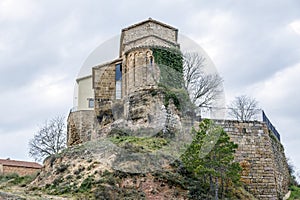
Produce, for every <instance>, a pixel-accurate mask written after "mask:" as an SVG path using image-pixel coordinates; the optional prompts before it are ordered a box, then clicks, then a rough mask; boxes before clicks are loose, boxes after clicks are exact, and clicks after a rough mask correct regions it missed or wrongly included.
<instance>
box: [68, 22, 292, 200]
mask: <svg viewBox="0 0 300 200" xmlns="http://www.w3.org/2000/svg"><path fill="white" fill-rule="evenodd" d="M165 50H166V51H165ZM178 52H180V44H179V43H178V30H177V29H176V28H174V27H172V26H169V25H167V24H164V23H161V22H159V21H156V20H153V19H151V18H149V19H148V20H145V21H142V22H140V23H137V24H135V25H132V26H129V27H127V28H125V29H123V30H122V33H121V37H120V46H119V52H118V54H119V55H118V57H117V58H115V59H113V60H111V61H108V62H105V63H100V64H99V65H96V66H94V67H93V68H92V72H91V74H89V75H87V76H83V77H80V78H79V79H77V84H78V88H77V89H78V97H77V109H75V110H72V111H71V112H70V114H69V117H68V137H67V145H68V146H72V145H76V144H80V143H84V142H87V141H91V140H97V139H99V138H101V137H105V136H107V135H109V134H113V132H114V131H115V130H116V129H126V130H127V131H128V132H130V134H132V135H136V136H145V134H147V135H148V136H149V135H150V136H151V135H155V134H166V135H168V134H172V133H173V132H178V133H181V132H182V131H186V132H188V131H189V130H190V129H188V127H191V126H193V125H194V118H193V116H194V113H193V112H185V111H190V110H189V103H188V100H186V96H185V95H186V94H185V93H184V91H182V90H181V88H180V86H179V87H178V85H180V81H181V78H180V77H181V75H182V71H180V70H178V69H177V68H176V65H178V62H179V65H180V58H179V57H178ZM164 53H167V54H168V55H170V56H171V57H172V58H177V59H175V61H176V62H177V63H176V62H175V63H171V65H172V66H167V67H166V68H162V67H159V66H158V64H161V63H158V62H159V58H160V57H159V55H160V54H164ZM171 62H172V61H171ZM168 64H170V63H168ZM181 64H182V63H181ZM170 72H171V74H172V75H170V74H168V73H170ZM165 73H167V74H168V77H169V76H171V78H172V80H175V82H176V83H178V85H176V84H175V85H168V87H165V84H168V82H169V80H168V79H167V80H162V77H163V76H164V75H163V74H165ZM165 78H166V77H165ZM170 92H172V93H171V94H172V95H173V94H175V96H176V98H173V99H172V98H167V97H168V95H169V94H170ZM172 95H171V96H172ZM177 97H178V98H177ZM178 99H179V101H180V103H182V102H184V103H186V104H184V105H180V106H178V102H177V103H176V100H178ZM182 107H185V109H183V110H184V111H183V110H182ZM216 123H217V124H219V125H221V126H223V127H224V129H225V131H226V132H227V133H228V134H229V136H230V137H231V139H232V140H233V141H234V142H235V143H237V144H238V145H239V148H238V150H237V152H236V161H238V162H240V164H241V166H242V167H243V173H242V181H243V182H244V183H246V184H247V188H248V191H250V192H251V193H252V194H254V196H255V197H257V198H259V199H280V198H282V196H283V195H284V194H285V193H286V192H287V190H288V182H289V180H288V168H287V163H286V159H285V155H284V149H283V146H282V145H281V143H280V140H279V137H278V136H277V135H274V134H277V132H276V133H275V131H274V130H273V129H272V128H270V127H272V126H270V125H269V124H268V123H266V121H251V122H241V121H236V120H216ZM275 136H277V137H275Z"/></svg>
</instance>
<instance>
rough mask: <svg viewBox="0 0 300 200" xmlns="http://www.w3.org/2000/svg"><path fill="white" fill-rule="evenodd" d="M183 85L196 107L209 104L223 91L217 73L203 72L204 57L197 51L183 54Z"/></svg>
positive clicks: (221, 80) (220, 79) (221, 81)
mask: <svg viewBox="0 0 300 200" xmlns="http://www.w3.org/2000/svg"><path fill="white" fill-rule="evenodd" d="M183 57H184V65H183V73H184V81H185V83H184V86H185V88H186V89H187V91H188V93H189V96H190V99H191V101H192V103H194V104H195V106H197V107H201V106H209V105H211V104H212V103H213V101H214V100H216V99H217V98H218V96H219V95H220V94H221V93H222V92H223V90H222V88H221V85H222V83H223V79H222V78H221V77H220V76H219V75H218V74H216V73H215V74H206V73H204V67H205V61H206V59H205V57H203V56H201V55H199V54H198V53H185V54H184V56H183Z"/></svg>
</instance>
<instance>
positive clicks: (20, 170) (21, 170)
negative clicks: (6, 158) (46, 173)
mask: <svg viewBox="0 0 300 200" xmlns="http://www.w3.org/2000/svg"><path fill="white" fill-rule="evenodd" d="M1 166H2V165H1ZM1 168H2V173H1V174H13V173H16V174H18V175H19V176H26V175H32V174H35V173H38V172H39V171H41V170H40V169H36V168H29V167H18V166H6V165H4V166H2V167H1Z"/></svg>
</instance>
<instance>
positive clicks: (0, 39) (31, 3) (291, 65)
mask: <svg viewBox="0 0 300 200" xmlns="http://www.w3.org/2000/svg"><path fill="white" fill-rule="evenodd" d="M299 10H300V1H299V0H252V1H245V0H223V1H213V0H189V1H186V0H152V1H147V2H145V1H138V0H131V1H114V0H110V1H96V0H95V1H93V0H90V1H79V0H63V1H62V0H44V1H38V0H22V1H18V0H0V97H1V98H0V158H8V157H10V158H12V159H22V160H32V159H31V158H29V157H28V141H29V139H30V138H32V137H33V134H34V133H35V132H36V131H37V130H38V127H39V126H41V125H42V124H43V123H44V122H45V120H47V119H50V118H52V117H54V116H57V115H63V116H67V115H68V112H69V109H70V108H71V107H72V101H73V99H72V97H73V90H74V89H73V88H74V83H75V79H76V76H77V74H78V72H79V70H80V67H81V65H82V64H83V63H84V61H85V59H86V58H87V57H88V56H89V54H90V53H91V52H92V51H93V50H94V49H95V48H96V47H97V46H99V45H100V44H101V43H103V42H104V41H106V40H107V39H109V38H111V37H112V36H115V35H117V34H119V33H120V30H121V29H122V28H125V27H127V26H129V25H131V24H134V23H137V22H139V21H142V20H145V19H147V18H149V17H152V18H154V19H156V20H159V21H162V22H165V23H167V24H170V25H172V26H174V27H176V28H178V29H179V31H180V33H181V34H184V35H185V36H188V37H190V38H191V39H193V40H194V41H196V42H197V43H198V44H199V45H200V46H201V47H202V48H203V49H204V50H205V51H206V52H207V54H208V55H209V56H210V57H211V59H212V60H213V62H214V63H215V65H216V67H217V69H218V71H219V74H220V75H221V76H222V77H223V78H224V80H225V82H224V86H225V90H226V96H227V100H228V101H230V100H231V99H232V98H233V97H234V96H237V95H241V94H247V95H249V96H253V97H255V98H256V99H257V100H258V101H259V103H260V104H259V106H260V107H261V108H262V109H264V110H265V111H266V113H267V115H268V116H269V118H270V119H271V121H272V122H273V124H274V125H275V126H276V128H277V130H278V131H279V132H280V134H281V138H282V143H283V144H284V147H285V151H286V155H287V157H289V158H291V160H292V161H293V163H294V164H295V165H296V166H298V168H300V154H299V153H298V152H299V151H300V134H299V130H300V129H299V127H298V126H299V125H300V107H299V102H300V89H299V87H300V12H299Z"/></svg>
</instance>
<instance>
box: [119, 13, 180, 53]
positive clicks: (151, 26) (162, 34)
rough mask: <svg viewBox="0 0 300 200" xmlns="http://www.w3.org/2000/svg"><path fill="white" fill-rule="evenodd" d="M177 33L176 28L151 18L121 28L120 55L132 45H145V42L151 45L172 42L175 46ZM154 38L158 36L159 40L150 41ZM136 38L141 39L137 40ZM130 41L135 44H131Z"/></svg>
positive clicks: (163, 44) (169, 43)
mask: <svg viewBox="0 0 300 200" xmlns="http://www.w3.org/2000/svg"><path fill="white" fill-rule="evenodd" d="M177 34H178V30H177V29H175V28H173V27H171V26H169V25H166V24H163V23H161V22H157V21H155V20H152V19H149V20H147V21H144V22H142V23H139V24H135V25H132V26H130V27H128V28H125V29H123V30H122V35H121V47H120V52H121V53H120V55H122V53H124V52H125V51H128V50H130V48H132V47H136V46H139V45H145V44H146V43H149V44H151V45H159V44H160V43H162V45H161V46H165V45H168V46H170V45H171V44H173V46H175V45H177ZM149 36H151V38H149ZM146 38H149V39H146ZM155 38H159V40H157V41H156V42H151V40H155ZM138 40H143V41H141V42H138ZM132 43H135V44H134V45H131V44H132Z"/></svg>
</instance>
